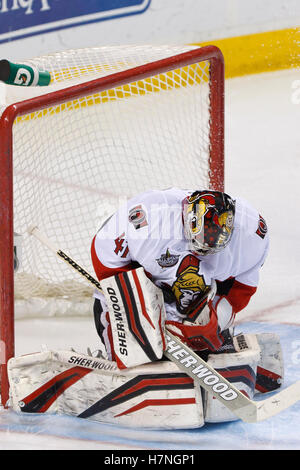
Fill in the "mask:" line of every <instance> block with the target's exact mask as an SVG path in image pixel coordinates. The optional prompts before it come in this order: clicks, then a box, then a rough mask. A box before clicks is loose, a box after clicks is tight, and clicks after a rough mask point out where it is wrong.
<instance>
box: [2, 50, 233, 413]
mask: <svg viewBox="0 0 300 470" xmlns="http://www.w3.org/2000/svg"><path fill="white" fill-rule="evenodd" d="M203 61H207V62H208V63H209V103H210V104H209V108H210V111H209V113H210V115H209V186H210V187H211V188H213V189H217V190H223V189H224V61H223V56H222V53H221V51H220V50H219V49H218V48H217V47H215V46H206V47H202V48H197V49H192V50H190V51H188V52H183V53H180V54H176V55H174V56H172V57H167V58H164V59H160V60H156V61H152V62H151V63H145V64H143V65H139V66H136V67H133V68H130V69H126V70H123V71H120V72H116V73H111V74H109V75H107V76H103V77H101V78H96V79H93V80H89V81H86V82H83V83H80V84H77V85H74V86H69V87H67V88H63V89H59V90H56V91H53V92H51V93H47V94H44V95H42V96H37V97H33V98H31V99H27V100H24V101H20V102H17V103H15V104H12V105H10V106H8V107H7V108H6V109H5V110H4V112H3V114H2V117H1V121H0V204H1V210H0V254H1V255H0V339H1V362H2V364H1V397H2V403H3V404H6V402H7V400H8V397H9V386H8V378H7V371H6V363H7V361H8V360H9V359H10V358H11V357H13V356H14V355H15V333H14V327H15V319H14V267H13V265H14V263H13V247H14V170H13V167H14V141H13V135H14V131H13V129H14V123H15V122H16V120H17V118H18V117H20V116H24V115H28V114H31V113H35V112H37V111H40V110H43V109H46V108H49V107H55V106H57V105H59V104H62V103H67V102H70V101H74V100H77V99H80V98H82V97H84V96H91V95H93V94H95V93H100V92H102V91H105V90H110V89H113V88H116V87H122V86H124V85H126V84H128V83H132V82H138V81H141V80H144V79H147V78H148V77H153V76H155V75H158V74H164V73H168V72H169V71H170V70H174V69H178V68H184V67H186V66H189V65H191V64H196V63H199V62H203ZM185 185H186V183H185ZM32 222H34V221H32ZM66 248H68V246H67V247H66ZM87 249H89V247H87ZM73 256H74V258H75V259H76V253H73Z"/></svg>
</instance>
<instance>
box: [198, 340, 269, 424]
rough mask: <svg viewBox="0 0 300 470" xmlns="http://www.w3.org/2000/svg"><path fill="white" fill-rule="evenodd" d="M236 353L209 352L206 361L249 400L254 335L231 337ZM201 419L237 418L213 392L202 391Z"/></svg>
mask: <svg viewBox="0 0 300 470" xmlns="http://www.w3.org/2000/svg"><path fill="white" fill-rule="evenodd" d="M233 342H234V346H235V349H236V351H237V352H236V353H223V354H210V355H209V356H208V361H207V362H208V364H209V365H211V366H212V367H213V368H214V369H215V370H216V371H217V372H219V374H221V375H222V376H223V377H224V378H226V379H227V380H228V381H229V382H230V383H232V384H233V385H234V386H235V387H236V388H237V389H238V390H240V391H241V392H243V393H244V394H245V395H246V396H247V397H248V398H250V400H252V398H253V396H254V390H255V384H256V370H257V365H258V363H259V361H260V358H261V355H260V347H259V344H258V341H257V339H256V335H238V336H236V337H234V339H233ZM204 397H205V398H204V410H205V412H204V419H205V422H207V423H221V422H226V421H236V420H238V419H239V418H238V417H237V416H236V415H235V414H234V413H232V412H231V411H230V410H229V409H228V408H226V407H225V406H224V405H223V404H222V403H221V402H220V401H217V400H216V399H214V397H213V395H212V394H209V393H207V392H205V394H204Z"/></svg>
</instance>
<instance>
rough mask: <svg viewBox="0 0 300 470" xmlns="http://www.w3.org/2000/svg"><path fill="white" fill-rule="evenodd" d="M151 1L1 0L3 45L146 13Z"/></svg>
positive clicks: (1, 40)
mask: <svg viewBox="0 0 300 470" xmlns="http://www.w3.org/2000/svg"><path fill="white" fill-rule="evenodd" d="M150 3H151V0H0V43H3V42H7V41H12V40H14V39H20V38H23V37H29V36H33V35H36V34H40V33H45V32H50V31H55V30H59V29H64V28H70V27H72V26H79V25H83V24H88V23H95V22H99V21H104V20H109V19H113V18H118V17H123V16H128V15H136V14H140V13H143V12H144V11H145V10H147V8H148V7H149V5H150Z"/></svg>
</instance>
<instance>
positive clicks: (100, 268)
mask: <svg viewBox="0 0 300 470" xmlns="http://www.w3.org/2000/svg"><path fill="white" fill-rule="evenodd" d="M95 240H96V235H95V237H94V238H93V241H92V246H91V256H92V263H93V267H94V271H95V273H96V276H97V278H98V279H99V281H101V280H102V279H106V278H107V277H111V276H115V275H116V274H119V273H122V272H124V271H130V270H131V269H132V265H131V263H129V264H126V265H125V266H118V267H116V268H108V267H107V266H105V265H104V264H102V263H101V261H100V260H99V258H98V256H97V253H96V248H95Z"/></svg>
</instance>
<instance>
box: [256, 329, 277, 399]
mask: <svg viewBox="0 0 300 470" xmlns="http://www.w3.org/2000/svg"><path fill="white" fill-rule="evenodd" d="M256 339H257V341H258V344H259V347H260V360H259V363H258V365H257V374H256V385H255V393H256V394H257V393H269V392H274V390H277V389H278V388H279V387H281V386H282V384H283V380H284V362H283V354H282V349H281V344H280V339H279V337H278V336H277V335H275V334H273V333H260V334H257V335H256Z"/></svg>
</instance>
